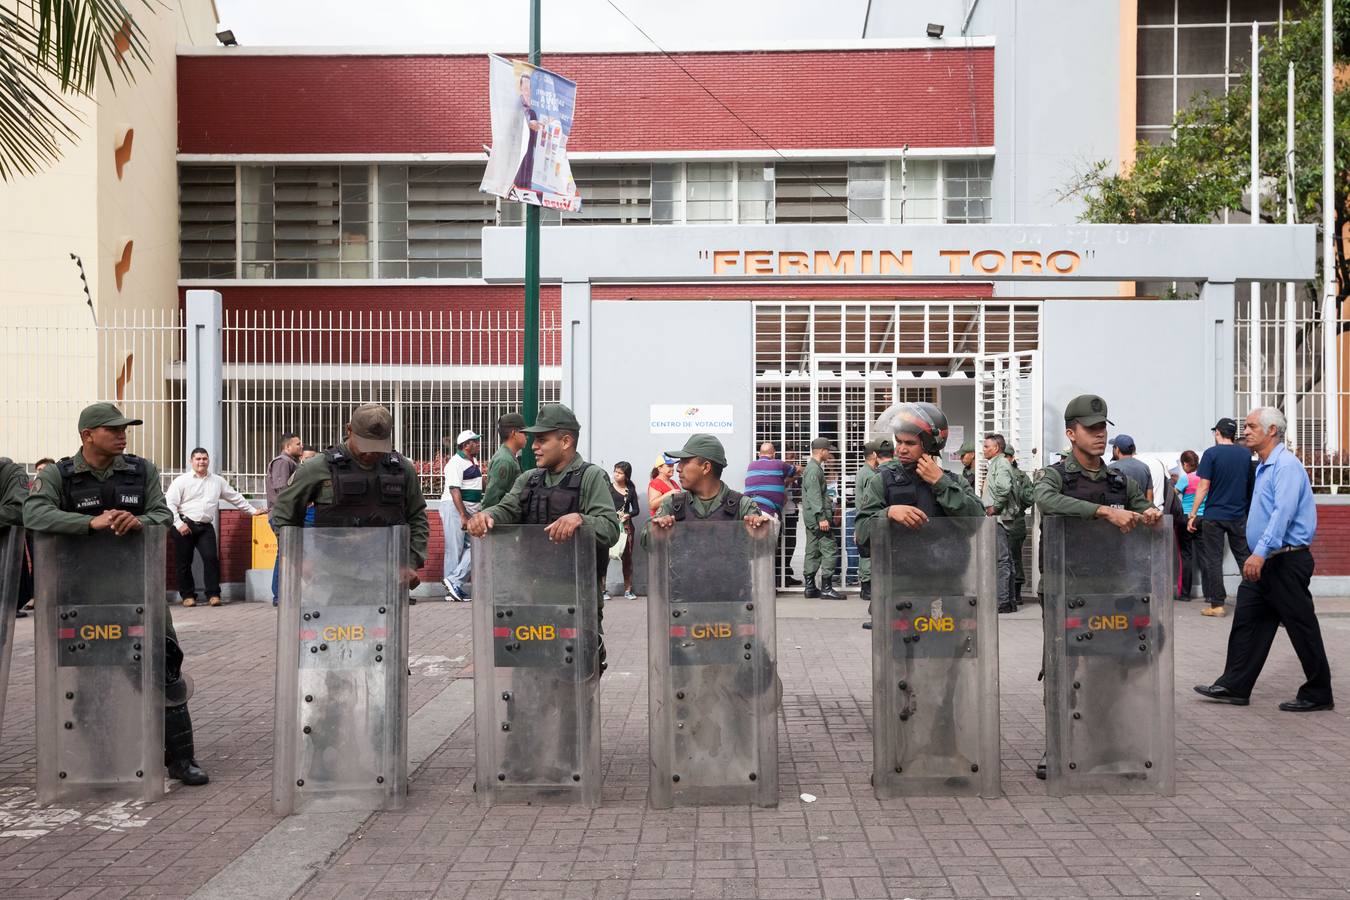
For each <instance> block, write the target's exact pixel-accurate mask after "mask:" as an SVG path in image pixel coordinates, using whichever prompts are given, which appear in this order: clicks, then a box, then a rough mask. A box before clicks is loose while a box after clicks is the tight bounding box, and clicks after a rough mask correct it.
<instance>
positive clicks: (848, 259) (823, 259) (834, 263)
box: [815, 250, 858, 275]
mask: <svg viewBox="0 0 1350 900" xmlns="http://www.w3.org/2000/svg"><path fill="white" fill-rule="evenodd" d="M857 262H858V254H857V251H856V250H840V251H839V253H838V255H837V256H833V257H831V256H830V251H828V250H817V251H816V261H815V273H816V274H817V275H852V274H853V273H854V272H855V271H856V269H857Z"/></svg>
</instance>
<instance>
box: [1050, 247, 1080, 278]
mask: <svg viewBox="0 0 1350 900" xmlns="http://www.w3.org/2000/svg"><path fill="white" fill-rule="evenodd" d="M1056 260H1060V261H1061V262H1063V265H1060V263H1058V262H1056ZM1079 262H1081V257H1079V255H1078V254H1077V253H1074V252H1073V251H1072V250H1056V251H1055V252H1054V253H1051V254H1050V255H1049V256H1047V257H1046V258H1045V264H1046V265H1047V266H1049V267H1050V269H1051V270H1052V271H1055V272H1058V273H1059V274H1060V275H1071V274H1073V273H1074V272H1076V271H1077V270H1078V263H1079Z"/></svg>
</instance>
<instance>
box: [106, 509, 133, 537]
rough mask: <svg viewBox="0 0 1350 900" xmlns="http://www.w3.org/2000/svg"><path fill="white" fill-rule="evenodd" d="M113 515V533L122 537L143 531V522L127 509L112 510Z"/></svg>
mask: <svg viewBox="0 0 1350 900" xmlns="http://www.w3.org/2000/svg"><path fill="white" fill-rule="evenodd" d="M110 512H111V513H112V532H113V534H115V535H117V536H118V537H121V536H122V535H124V534H126V533H128V532H131V531H140V530H141V520H140V519H138V518H136V517H135V516H133V515H132V514H131V513H129V512H127V511H126V510H125V509H114V510H110Z"/></svg>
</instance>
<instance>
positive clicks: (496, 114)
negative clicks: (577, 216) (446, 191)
mask: <svg viewBox="0 0 1350 900" xmlns="http://www.w3.org/2000/svg"><path fill="white" fill-rule="evenodd" d="M488 88H489V89H488V97H489V103H490V106H491V111H492V150H491V152H490V153H489V155H488V164H487V170H486V171H485V172H484V173H483V183H482V184H481V185H480V186H479V190H481V191H483V192H484V193H487V194H495V195H496V196H498V197H502V198H504V199H506V200H514V201H517V202H519V203H533V204H534V205H536V206H543V207H547V208H549V209H558V210H564V211H566V212H580V210H581V196H580V194H578V193H577V186H576V182H575V181H573V180H572V167H571V166H570V165H568V163H567V140H568V138H569V137H570V135H571V133H572V117H573V113H574V112H575V110H576V99H577V85H576V82H574V81H571V80H569V79H567V78H564V77H562V76H561V75H558V74H557V73H555V72H550V71H548V70H547V69H541V68H539V67H538V66H532V65H530V64H529V63H526V62H520V61H519V60H510V59H504V58H503V57H500V56H494V55H489V56H488Z"/></svg>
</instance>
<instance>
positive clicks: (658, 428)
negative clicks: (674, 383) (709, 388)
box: [650, 403, 736, 434]
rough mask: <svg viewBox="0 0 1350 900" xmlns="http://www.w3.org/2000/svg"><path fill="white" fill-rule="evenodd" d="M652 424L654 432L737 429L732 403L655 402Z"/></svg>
mask: <svg viewBox="0 0 1350 900" xmlns="http://www.w3.org/2000/svg"><path fill="white" fill-rule="evenodd" d="M650 424H651V433H652V434H694V433H696V432H701V433H703V434H731V433H732V432H734V431H735V430H736V426H735V422H734V415H733V412H732V405H731V404H730V403H713V404H705V405H697V404H683V403H665V404H656V403H653V404H652V407H651V423H650Z"/></svg>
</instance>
